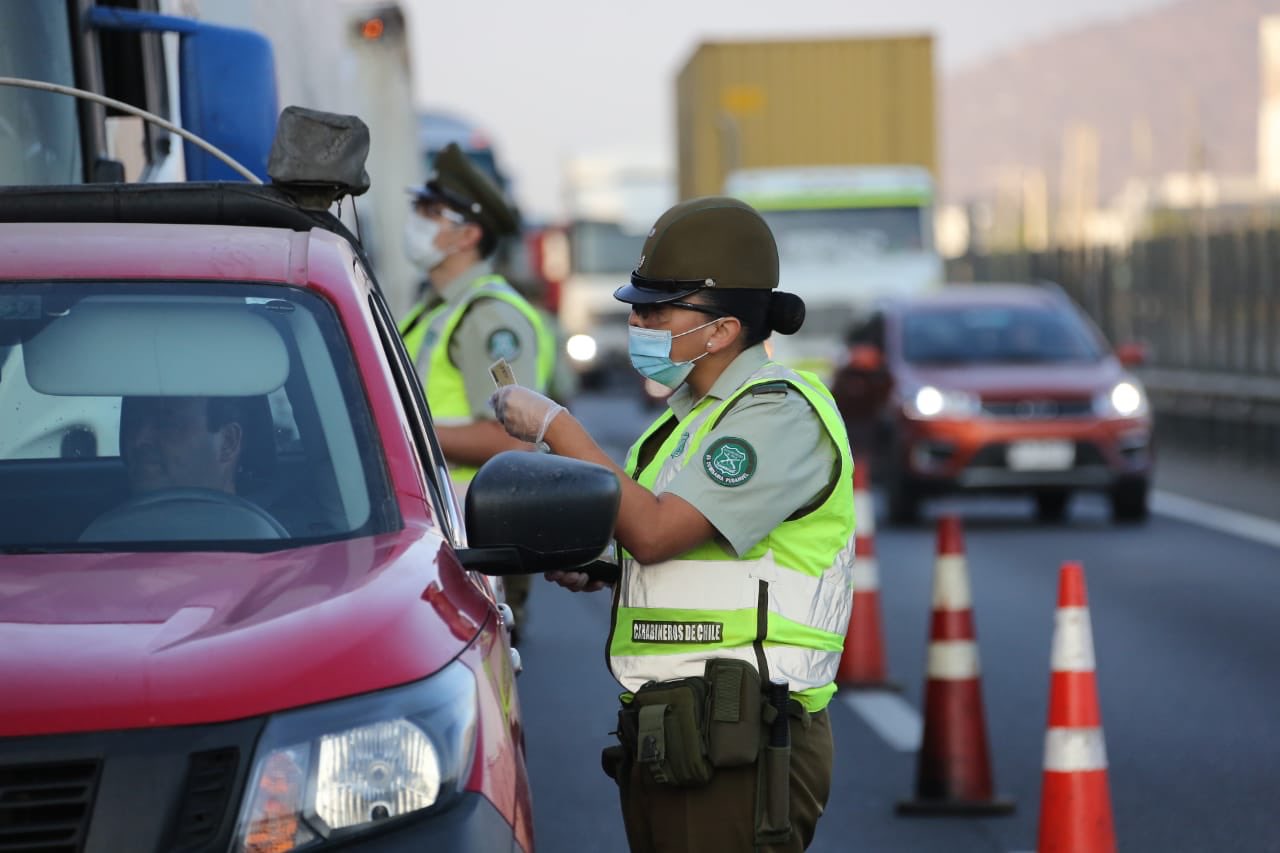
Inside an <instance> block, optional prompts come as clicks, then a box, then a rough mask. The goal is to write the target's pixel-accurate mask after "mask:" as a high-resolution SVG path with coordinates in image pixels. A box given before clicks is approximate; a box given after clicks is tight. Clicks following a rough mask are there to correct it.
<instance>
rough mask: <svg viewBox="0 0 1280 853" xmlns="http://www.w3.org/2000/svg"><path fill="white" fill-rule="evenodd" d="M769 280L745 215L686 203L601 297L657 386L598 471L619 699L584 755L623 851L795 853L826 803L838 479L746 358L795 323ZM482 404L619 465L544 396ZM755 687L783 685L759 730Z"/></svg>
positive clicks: (757, 229)
mask: <svg viewBox="0 0 1280 853" xmlns="http://www.w3.org/2000/svg"><path fill="white" fill-rule="evenodd" d="M777 285H778V255H777V248H776V245H775V243H774V239H773V235H772V234H771V233H770V231H769V228H768V226H767V225H766V224H765V222H764V220H763V219H762V218H761V217H760V215H759V214H758V213H756V212H755V211H754V210H753V209H752V208H751V207H749V206H748V205H746V204H743V203H742V202H739V201H736V200H734V199H729V198H702V199H695V200H693V201H689V202H684V203H681V204H678V205H676V206H675V207H673V208H671V209H670V210H668V211H667V212H666V213H664V214H663V215H662V216H661V217H660V218H659V219H658V221H657V223H656V224H655V225H654V227H653V230H652V231H650V232H649V236H648V239H647V240H646V241H645V244H644V249H643V254H642V255H641V257H640V262H639V264H638V265H637V268H636V270H635V272H634V273H633V274H632V276H631V284H630V285H626V286H623V287H622V288H620V289H619V290H618V291H617V293H616V294H615V296H616V297H617V298H618V299H619V300H621V301H623V302H628V303H630V304H631V305H632V312H631V319H630V328H629V331H630V336H631V343H630V351H631V360H632V364H633V365H634V366H635V367H636V369H637V370H639V371H640V372H641V373H642V374H644V375H645V376H646V377H648V378H650V379H654V380H656V381H658V382H661V383H662V384H664V385H667V386H668V387H670V388H673V389H674V393H673V394H672V396H671V398H670V400H669V403H668V405H669V409H670V410H669V411H668V412H666V413H664V414H663V415H662V416H661V417H660V418H658V420H657V421H656V422H655V423H654V424H653V425H652V426H651V427H650V428H649V429H648V430H647V431H646V432H645V433H644V434H643V435H642V436H641V438H640V439H639V440H638V441H637V442H636V444H635V446H634V447H632V449H631V452H630V454H629V457H628V460H627V464H626V468H625V471H620V473H624V474H625V475H626V476H625V477H621V478H620V479H621V480H622V481H623V493H622V503H621V508H620V510H619V513H618V520H617V527H616V535H617V540H618V544H619V545H620V546H621V548H622V549H623V555H622V556H623V560H622V574H621V578H620V580H619V582H618V584H617V588H616V590H615V593H614V606H613V620H612V628H611V631H610V637H609V662H610V668H611V669H612V671H613V674H614V677H615V678H617V680H618V681H619V683H620V684H622V686H623V687H624V688H625V689H626V690H627V691H628V692H627V693H624V694H623V712H622V713H620V715H619V737H620V740H621V741H622V745H621V747H612V748H610V749H609V750H606V751H605V756H604V758H605V765H606V770H607V771H608V772H609V773H610V775H611V776H613V777H614V778H615V779H616V780H617V781H618V784H619V787H620V789H621V796H622V807H623V817H624V822H625V824H626V829H627V837H628V841H629V843H630V845H631V849H632V850H633V851H649V850H663V851H699V853H706V851H751V850H759V849H766V850H779V851H781V850H802V849H803V848H804V847H806V846H807V845H808V843H809V841H810V840H811V839H812V837H813V832H814V828H815V825H816V823H817V819H818V817H819V815H820V814H821V813H822V809H823V807H824V805H825V803H826V800H827V794H828V791H829V789H830V780H831V762H832V741H831V729H830V724H829V721H828V717H827V712H826V710H825V708H826V705H827V703H828V702H829V701H830V699H831V696H832V694H833V693H834V692H835V686H834V683H833V678H834V676H835V672H836V668H837V666H838V663H839V658H840V652H841V649H842V646H843V639H844V632H845V628H846V626H847V624H848V619H849V607H850V602H851V583H852V562H853V550H854V549H853V541H854V518H853V493H852V483H851V475H852V467H853V462H852V459H851V456H850V453H849V446H848V440H847V438H846V436H845V431H844V427H843V424H842V422H841V419H840V416H839V414H838V413H837V410H836V406H835V403H834V401H833V400H832V398H831V395H830V394H829V393H828V392H827V390H826V389H825V388H824V387H823V386H822V384H821V383H820V382H819V381H818V380H817V378H816V377H814V376H812V375H810V374H802V373H797V372H794V371H792V370H789V369H787V368H785V367H782V366H781V365H779V364H776V363H774V362H772V361H770V360H769V357H768V355H767V354H766V351H765V348H764V341H765V339H766V338H767V337H768V336H769V333H770V331H771V330H772V331H777V332H781V333H783V334H791V333H793V332H795V331H796V330H798V329H799V327H800V325H801V323H802V322H803V320H804V303H803V302H802V301H801V300H800V298H799V297H797V296H795V295H793V294H789V293H783V292H779V291H777V290H776V287H777ZM492 402H493V405H494V409H495V411H496V413H497V416H498V419H499V420H500V421H501V422H502V423H503V425H504V426H505V427H506V429H507V431H508V432H509V433H511V434H512V435H513V436H515V437H517V438H521V439H524V440H527V441H538V442H545V443H546V444H547V445H548V446H549V447H550V448H551V450H552V451H553V452H555V453H558V454H560V455H563V456H572V457H576V458H579V459H584V460H587V461H590V462H596V463H599V464H601V465H608V466H610V467H613V468H615V470H619V469H617V466H615V465H613V463H612V462H610V460H609V458H608V457H607V456H606V455H605V454H604V452H603V451H601V450H600V448H599V447H598V446H597V445H596V444H595V443H594V442H593V441H592V439H591V438H590V436H589V435H588V434H587V433H586V431H585V430H584V429H583V427H582V426H581V424H579V423H578V422H577V420H575V419H574V418H573V417H572V416H571V415H570V414H569V413H567V412H565V411H563V410H562V409H561V408H560V407H558V406H557V405H556V404H555V403H553V402H552V401H550V400H548V399H547V398H546V397H543V396H542V395H540V394H537V393H536V392H533V391H530V390H528V389H524V388H520V387H518V386H510V387H507V388H503V389H500V390H499V391H498V392H497V393H496V394H495V395H494V397H493V400H492ZM549 577H551V579H553V580H557V581H559V582H560V583H561V585H564V586H567V587H569V588H571V589H575V590H583V589H587V590H590V589H598V588H599V587H600V584H599V582H591V583H588V581H587V577H586V575H584V574H582V573H572V572H571V573H562V574H561V573H557V574H556V575H554V576H549ZM771 681H785V682H786V686H787V687H789V689H790V701H789V702H787V700H786V698H785V693H784V694H783V696H784V698H783V703H781V707H783V708H784V713H783V714H782V715H780V716H776V717H775V715H774V712H773V710H771V706H769V705H768V704H767V703H766V704H763V705H762V701H761V691H762V685H769V684H770V683H771ZM655 709H656V710H655ZM788 720H789V736H790V741H789V747H790V753H789V768H788V761H787V760H784V756H785V755H786V750H785V749H784V748H783V741H785V740H786V739H787V735H788ZM779 728H781V739H779V737H778V735H779ZM779 774H781V782H780V784H781V787H779ZM780 791H781V792H783V793H779V792H780Z"/></svg>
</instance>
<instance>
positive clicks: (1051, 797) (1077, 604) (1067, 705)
mask: <svg viewBox="0 0 1280 853" xmlns="http://www.w3.org/2000/svg"><path fill="white" fill-rule="evenodd" d="M1052 660H1053V674H1052V675H1051V676H1050V681H1049V727H1048V729H1049V730H1048V732H1047V733H1046V734H1045V739H1044V785H1043V787H1042V788H1041V792H1040V843H1039V845H1038V849H1039V851H1040V853H1107V851H1114V850H1115V849H1116V832H1115V824H1114V821H1113V820H1112V817H1111V794H1110V791H1109V788H1108V785H1107V749H1106V744H1105V743H1104V742H1103V738H1102V714H1101V713H1100V712H1099V710H1098V685H1097V681H1096V677H1095V675H1094V668H1095V663H1094V658H1093V631H1092V629H1091V628H1090V625H1089V602H1088V598H1087V596H1086V595H1085V586H1084V569H1083V568H1081V566H1080V564H1079V563H1063V564H1062V570H1061V571H1060V573H1059V575H1058V610H1057V613H1056V614H1055V616H1054V629H1053V656H1052Z"/></svg>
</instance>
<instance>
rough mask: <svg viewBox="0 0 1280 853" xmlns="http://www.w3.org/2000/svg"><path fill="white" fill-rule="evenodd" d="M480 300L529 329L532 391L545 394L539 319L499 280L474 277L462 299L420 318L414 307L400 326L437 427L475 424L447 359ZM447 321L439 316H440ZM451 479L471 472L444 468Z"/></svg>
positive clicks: (458, 375) (546, 352) (548, 358)
mask: <svg viewBox="0 0 1280 853" xmlns="http://www.w3.org/2000/svg"><path fill="white" fill-rule="evenodd" d="M479 299H499V300H501V301H503V302H506V303H507V304H508V305H510V306H512V307H513V308H515V309H516V310H517V311H519V312H520V314H521V316H523V317H524V318H525V320H527V321H528V322H529V325H530V326H531V327H532V328H533V333H534V337H535V338H536V339H537V346H538V361H537V371H538V375H537V377H535V378H536V381H537V383H538V384H537V386H536V388H535V389H534V390H536V391H540V392H545V391H546V388H547V385H548V383H550V381H551V374H552V372H553V371H554V370H555V360H556V343H555V338H554V336H553V335H552V334H551V332H550V330H549V329H547V327H546V324H545V323H544V322H543V321H542V317H540V316H539V315H538V312H537V311H535V310H534V309H533V306H531V305H530V304H529V303H528V301H526V300H525V298H524V297H523V296H521V295H520V294H519V293H517V292H516V291H515V289H514V288H512V287H511V285H510V284H508V283H507V280H506V279H504V278H503V277H502V276H500V275H487V276H482V277H481V278H477V279H476V280H475V281H473V282H472V283H471V285H470V289H469V290H468V291H467V294H466V295H465V296H464V297H463V298H462V300H461V301H460V302H458V304H456V305H449V304H448V303H445V304H442V305H437V306H436V307H435V308H432V309H431V310H430V311H427V312H426V313H425V314H424V313H423V311H424V310H425V309H423V308H421V307H419V308H416V309H415V310H414V311H413V312H411V313H410V314H409V316H408V317H406V318H405V320H404V322H403V323H402V324H401V326H400V332H401V334H402V335H403V336H404V345H405V348H406V349H407V350H408V351H409V357H410V358H412V359H413V363H414V365H415V366H417V367H418V369H419V373H421V372H422V369H421V368H422V364H423V359H424V358H425V359H426V383H425V386H424V388H423V393H424V394H425V395H426V398H427V405H428V406H430V408H431V419H432V421H433V422H434V423H435V424H437V425H439V426H465V425H467V424H471V423H475V421H476V419H475V418H474V417H473V416H472V414H471V405H470V403H469V402H468V401H467V389H466V383H465V381H464V379H463V376H462V371H460V370H458V368H457V366H456V365H454V363H453V361H452V360H451V359H450V358H449V342H450V340H452V338H453V333H454V331H456V330H457V328H458V325H459V324H460V323H461V322H462V319H463V317H465V316H466V313H467V309H468V308H470V307H471V305H472V304H473V303H474V302H476V301H477V300H479ZM446 313H447V314H448V316H442V315H445V314H446ZM436 323H442V324H443V325H442V327H441V329H440V334H439V335H438V336H437V337H436V339H435V340H434V341H433V342H432V344H431V348H430V350H428V351H426V352H423V350H424V347H425V344H426V339H427V332H428V331H429V330H430V328H431V327H432V326H433V325H435V324H436ZM449 470H450V472H452V475H453V479H454V481H455V482H457V483H468V482H470V481H471V478H472V477H474V476H475V473H476V470H477V469H476V468H473V467H471V466H468V465H454V464H452V463H451V464H450V465H449Z"/></svg>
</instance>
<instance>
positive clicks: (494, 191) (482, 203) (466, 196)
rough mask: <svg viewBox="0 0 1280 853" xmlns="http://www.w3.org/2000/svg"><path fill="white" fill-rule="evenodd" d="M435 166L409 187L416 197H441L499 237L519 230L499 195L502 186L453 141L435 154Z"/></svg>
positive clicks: (432, 199)
mask: <svg viewBox="0 0 1280 853" xmlns="http://www.w3.org/2000/svg"><path fill="white" fill-rule="evenodd" d="M434 166H435V171H434V172H433V173H432V175H431V176H430V177H429V178H427V182H426V184H425V186H423V187H418V188H414V189H412V190H410V192H412V193H413V195H414V200H415V201H443V202H445V203H446V204H448V205H449V206H450V207H452V208H453V209H455V210H457V211H458V212H459V213H461V214H462V215H463V216H465V217H467V218H468V219H470V220H471V221H472V222H475V223H477V224H479V225H480V226H481V227H482V228H484V229H486V230H488V231H489V232H491V233H493V234H496V235H498V236H500V237H501V236H506V235H508V234H515V233H516V232H517V231H518V230H519V220H518V219H517V218H516V214H515V211H513V210H512V209H511V207H510V205H508V204H507V202H506V199H504V198H503V197H502V190H500V189H498V187H497V185H496V184H494V182H493V181H492V180H490V178H489V176H488V175H486V174H485V173H484V172H481V171H480V170H479V169H478V168H476V166H475V164H473V163H472V162H471V160H470V159H469V158H468V157H467V155H466V154H463V153H462V149H461V148H459V147H458V146H457V144H456V143H453V142H450V143H449V144H448V145H446V146H445V147H444V150H442V151H441V152H440V153H439V154H437V155H436V159H435V163H434Z"/></svg>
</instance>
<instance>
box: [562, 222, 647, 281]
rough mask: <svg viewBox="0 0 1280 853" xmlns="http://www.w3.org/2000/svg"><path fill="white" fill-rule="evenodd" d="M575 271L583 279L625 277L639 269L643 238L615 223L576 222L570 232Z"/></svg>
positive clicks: (642, 235) (641, 235) (640, 234)
mask: <svg viewBox="0 0 1280 853" xmlns="http://www.w3.org/2000/svg"><path fill="white" fill-rule="evenodd" d="M569 246H570V249H569V250H570V252H571V253H572V255H573V271H574V272H575V273H579V274H583V275H612V274H626V273H629V272H631V271H632V270H633V269H635V268H636V264H637V263H638V262H639V260H640V250H641V249H642V248H644V234H643V233H639V234H631V233H628V232H627V231H624V230H623V228H622V226H620V225H618V224H616V223H613V222H576V223H574V225H573V227H572V228H571V229H570V230H569Z"/></svg>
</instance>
